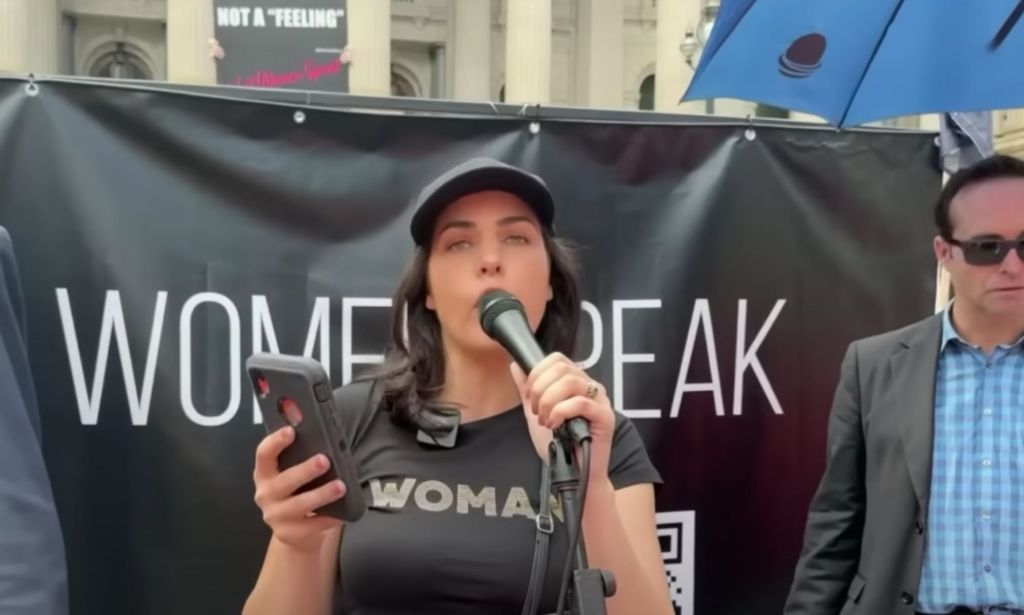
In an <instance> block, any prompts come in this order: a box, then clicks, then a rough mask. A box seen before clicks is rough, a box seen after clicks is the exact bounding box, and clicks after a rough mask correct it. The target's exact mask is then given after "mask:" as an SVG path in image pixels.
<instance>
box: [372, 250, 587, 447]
mask: <svg viewBox="0 0 1024 615" xmlns="http://www.w3.org/2000/svg"><path fill="white" fill-rule="evenodd" d="M543 238H544V247H545V249H546V250H547V253H548V258H549V262H550V264H551V267H550V270H551V273H550V275H551V278H550V284H551V290H552V299H551V300H550V301H549V302H548V303H547V307H546V309H545V311H544V317H543V319H542V320H541V323H540V326H539V327H538V328H537V333H536V335H537V341H538V343H540V346H541V348H542V349H544V351H545V352H547V353H552V352H561V353H563V354H565V355H566V356H570V357H571V356H572V354H573V352H574V351H575V349H576V336H577V333H578V331H579V324H580V312H581V307H580V301H581V281H580V275H581V274H580V265H579V260H578V257H577V251H576V248H575V246H573V245H572V244H570V243H569V242H567V241H565V240H563V239H560V238H558V237H554V236H553V235H551V234H550V233H548V232H547V231H544V232H543ZM429 259H430V246H417V247H416V250H415V252H414V253H413V256H412V259H411V261H410V262H409V265H408V266H407V267H406V270H405V273H404V274H403V275H402V279H401V282H400V283H399V284H398V288H397V289H396V290H395V293H394V295H393V296H392V303H391V305H392V306H393V312H392V317H391V343H390V345H389V348H388V350H387V353H386V356H385V359H384V364H383V365H382V366H381V367H380V368H378V369H376V370H374V374H373V378H374V380H376V382H377V385H376V387H375V388H376V389H377V395H378V399H379V401H380V403H381V404H382V405H383V407H384V408H386V409H387V410H388V411H390V412H391V416H392V418H393V419H394V420H395V421H396V422H398V423H400V424H404V425H409V426H412V427H427V428H429V427H430V426H431V425H432V421H431V416H430V414H431V411H439V410H450V409H446V408H441V406H440V405H439V404H438V403H437V397H438V395H440V393H441V389H442V388H443V386H444V380H445V354H444V347H443V345H442V341H441V323H440V322H439V321H438V319H437V315H436V314H435V313H434V311H433V310H430V309H428V308H427V292H428V283H427V263H428V261H429ZM406 311H407V312H408V316H407V317H406V318H407V319H408V320H407V324H408V327H407V329H408V334H409V338H408V343H407V342H406V340H405V336H404V329H405V328H406V327H404V325H405V324H406V321H405V319H404V318H403V313H404V312H406Z"/></svg>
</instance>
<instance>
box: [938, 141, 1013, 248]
mask: <svg viewBox="0 0 1024 615" xmlns="http://www.w3.org/2000/svg"><path fill="white" fill-rule="evenodd" d="M1006 178H1020V179H1024V160H1021V159H1020V158H1014V157H1013V156H1007V155H1005V154H996V155H994V156H989V157H988V158H985V159H982V160H980V161H978V162H976V163H975V164H973V165H971V166H969V167H966V168H963V169H960V170H959V171H957V172H956V173H954V174H953V176H952V177H950V178H949V181H947V182H946V185H945V186H943V188H942V193H941V194H940V195H939V201H938V203H936V205H935V226H936V227H938V229H939V236H941V237H942V238H943V239H945V240H946V241H949V240H950V239H953V221H952V220H951V219H950V215H949V208H950V207H951V206H952V204H953V199H955V198H956V195H958V194H960V191H961V190H963V189H964V188H967V187H968V186H972V185H974V184H980V183H982V182H987V181H992V180H995V179H1006Z"/></svg>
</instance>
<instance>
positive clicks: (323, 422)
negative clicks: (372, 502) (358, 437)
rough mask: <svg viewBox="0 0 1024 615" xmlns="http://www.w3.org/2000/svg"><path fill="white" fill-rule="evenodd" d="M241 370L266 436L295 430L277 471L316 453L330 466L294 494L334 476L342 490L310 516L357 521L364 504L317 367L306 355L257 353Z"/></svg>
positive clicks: (323, 376)
mask: <svg viewBox="0 0 1024 615" xmlns="http://www.w3.org/2000/svg"><path fill="white" fill-rule="evenodd" d="M245 369H246V371H247V372H248V374H249V380H250V382H252V387H253V392H254V393H255V394H256V399H257V402H258V403H259V408H260V413H261V414H262V415H263V424H264V425H265V426H266V429H267V433H272V432H275V431H277V430H278V429H282V428H284V427H286V426H289V425H290V426H291V427H292V428H294V429H295V439H294V440H293V441H292V443H291V444H290V445H288V448H286V449H284V450H283V451H282V452H281V455H280V456H279V457H278V468H279V469H280V470H281V471H284V470H286V469H287V468H290V467H292V466H295V465H298V464H300V463H303V462H305V461H306V460H307V459H309V458H310V457H312V456H314V455H317V454H323V455H325V456H326V457H327V459H329V460H330V462H331V467H330V468H328V469H327V471H326V472H324V473H323V474H321V475H320V476H318V477H316V478H315V479H313V480H311V481H310V482H308V483H306V484H305V485H303V486H302V487H300V488H299V489H298V490H297V491H296V493H302V492H305V491H309V490H311V489H316V488H317V487H320V486H321V485H326V484H327V483H329V482H331V481H333V480H336V479H339V478H340V479H341V481H342V482H343V483H345V486H346V487H347V488H348V489H347V491H346V492H345V495H344V496H343V497H342V498H341V499H339V500H336V501H334V502H331V503H330V504H326V505H324V506H322V507H320V508H318V509H317V510H316V513H317V514H318V515H327V516H330V517H334V518H336V519H341V520H342V521H345V522H352V521H357V520H358V519H359V518H360V517H362V516H363V513H365V512H366V501H365V499H364V497H363V490H362V488H361V487H360V483H359V472H358V469H357V468H356V465H355V460H354V459H353V457H352V454H351V451H350V450H349V446H348V441H347V438H346V437H345V432H344V430H342V429H341V425H340V424H339V423H338V421H339V420H340V417H338V414H337V412H336V411H335V410H336V409H335V408H334V401H333V397H332V390H331V382H330V379H329V378H328V377H327V372H326V371H325V370H324V368H323V366H322V365H321V364H320V363H319V362H317V361H315V360H313V359H310V358H307V357H299V356H292V355H283V354H271V353H257V354H254V355H252V356H251V357H249V358H248V359H247V360H246V362H245Z"/></svg>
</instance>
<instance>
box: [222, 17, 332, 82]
mask: <svg viewBox="0 0 1024 615" xmlns="http://www.w3.org/2000/svg"><path fill="white" fill-rule="evenodd" d="M213 4H214V31H215V35H216V37H217V42H218V44H219V46H220V50H221V51H222V53H221V54H220V57H219V58H218V60H217V83H221V84H226V85H241V86H249V87H263V88H295V89H300V90H319V91H327V92H347V91H348V68H347V66H346V63H347V61H348V60H347V55H348V54H347V52H346V50H345V47H346V45H347V44H348V26H347V22H348V16H347V14H346V0H295V1H294V2H288V3H281V2H276V1H274V0H241V1H240V2H238V1H235V0H214V3H213Z"/></svg>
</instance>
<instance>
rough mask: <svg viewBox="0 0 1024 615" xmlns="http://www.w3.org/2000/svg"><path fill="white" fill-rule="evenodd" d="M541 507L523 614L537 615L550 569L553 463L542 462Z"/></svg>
mask: <svg viewBox="0 0 1024 615" xmlns="http://www.w3.org/2000/svg"><path fill="white" fill-rule="evenodd" d="M540 472H541V473H540V509H539V510H538V512H537V538H536V540H535V542H534V547H533V564H532V566H531V568H530V588H529V590H527V592H526V602H525V603H524V604H523V615H536V613H537V609H538V608H539V607H540V599H541V597H542V594H543V592H544V578H545V577H546V576H547V569H548V545H549V544H550V542H551V533H552V532H554V531H555V523H554V519H552V518H551V465H550V464H547V463H544V462H541V470H540Z"/></svg>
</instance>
